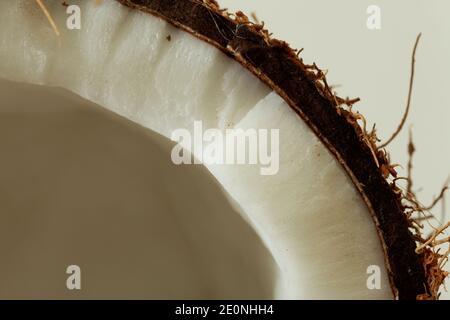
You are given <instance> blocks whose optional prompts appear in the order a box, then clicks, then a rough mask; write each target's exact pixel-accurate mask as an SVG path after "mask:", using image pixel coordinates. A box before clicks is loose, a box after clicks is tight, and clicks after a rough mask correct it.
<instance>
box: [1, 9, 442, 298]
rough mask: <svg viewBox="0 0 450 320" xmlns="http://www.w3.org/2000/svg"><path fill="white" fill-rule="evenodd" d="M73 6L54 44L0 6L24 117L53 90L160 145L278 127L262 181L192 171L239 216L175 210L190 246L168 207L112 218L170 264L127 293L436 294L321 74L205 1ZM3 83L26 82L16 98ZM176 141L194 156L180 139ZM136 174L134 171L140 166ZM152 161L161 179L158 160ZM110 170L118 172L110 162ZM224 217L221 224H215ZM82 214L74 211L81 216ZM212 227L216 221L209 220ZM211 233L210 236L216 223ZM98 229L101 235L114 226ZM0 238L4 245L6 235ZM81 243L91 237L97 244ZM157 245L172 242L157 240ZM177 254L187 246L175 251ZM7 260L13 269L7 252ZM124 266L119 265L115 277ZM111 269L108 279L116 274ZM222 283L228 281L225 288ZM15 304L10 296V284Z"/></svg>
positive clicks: (248, 173)
mask: <svg viewBox="0 0 450 320" xmlns="http://www.w3.org/2000/svg"><path fill="white" fill-rule="evenodd" d="M44 3H45V4H46V6H47V8H48V10H49V13H50V15H51V16H52V18H53V19H54V20H55V23H56V25H59V26H65V24H66V20H67V13H66V7H65V6H63V5H62V4H61V2H60V1H44ZM71 4H76V5H78V6H79V8H80V9H81V13H82V17H83V20H82V28H81V29H80V30H69V29H67V28H62V27H61V28H60V29H59V31H60V33H61V34H60V36H59V37H57V36H55V35H54V33H53V30H52V27H51V25H50V24H48V23H47V21H46V18H45V16H44V15H43V14H42V11H41V10H40V8H39V7H38V6H36V5H33V4H31V3H30V1H27V0H20V1H2V2H0V39H1V40H0V41H1V45H0V77H1V78H3V79H5V80H8V81H3V82H1V85H2V86H9V87H11V86H13V87H14V86H16V87H15V88H16V89H17V88H18V89H17V90H19V92H20V91H21V90H24V91H23V92H26V95H27V96H28V95H29V97H36V98H35V99H33V100H34V101H35V102H34V103H33V105H32V108H36V109H38V108H40V103H39V101H41V99H43V98H42V97H43V96H48V97H51V96H52V97H55V89H54V88H52V87H59V88H64V89H65V90H69V91H70V92H72V93H75V94H77V95H79V96H80V97H82V98H83V99H85V100H87V101H84V100H80V102H79V103H78V105H88V106H91V108H92V109H95V108H96V107H95V106H92V103H95V104H97V105H100V106H102V107H103V108H105V109H107V110H110V111H113V112H114V113H116V114H118V115H120V116H121V117H123V118H125V119H127V120H130V121H132V122H134V123H137V124H139V125H140V126H142V127H145V128H148V129H150V130H152V131H153V132H155V133H157V134H159V135H161V136H164V137H166V138H171V136H172V133H173V132H174V131H175V130H177V129H180V128H184V129H187V130H189V131H190V132H191V133H192V134H194V124H195V122H196V121H201V122H202V124H203V126H204V129H205V130H206V129H208V128H218V129H221V130H226V129H229V128H233V129H244V130H245V129H266V130H270V129H278V130H279V149H278V151H279V163H278V167H279V170H278V171H277V173H276V174H274V175H261V171H260V166H258V165H251V164H245V165H243V164H240V165H217V164H205V167H206V168H207V169H208V170H209V171H210V172H211V173H212V175H213V176H214V178H215V179H217V181H218V182H219V183H220V185H221V186H222V188H223V190H224V192H225V193H226V195H227V196H229V197H230V198H231V200H230V201H231V202H232V203H235V205H234V207H235V210H237V211H239V212H240V214H241V215H242V217H240V216H237V215H234V214H235V213H236V212H235V211H234V210H232V209H229V210H228V209H227V208H226V206H227V205H225V204H224V202H223V199H221V200H220V199H218V200H217V202H216V203H212V202H209V207H208V210H207V211H209V212H214V213H212V214H211V216H209V217H208V215H207V214H204V213H203V214H197V215H195V211H196V210H200V209H199V208H198V207H196V206H191V207H188V208H190V209H191V211H189V210H186V211H185V212H184V214H186V215H188V216H189V217H191V216H192V215H193V214H194V216H195V220H194V221H196V223H192V222H191V224H190V225H189V228H191V229H190V230H191V231H190V232H191V235H190V236H189V237H188V239H191V240H192V239H194V240H195V241H189V242H187V244H186V243H183V240H182V238H179V237H180V234H179V233H178V232H177V230H184V229H185V228H186V224H189V222H188V221H189V219H187V218H186V216H183V214H182V213H181V212H182V211H183V210H182V209H180V210H177V212H178V213H177V215H175V216H172V217H171V220H170V221H168V220H165V219H166V218H167V214H168V213H167V210H163V209H160V210H158V209H155V208H153V209H151V208H148V212H146V210H140V211H139V212H138V213H136V215H134V216H133V215H131V217H129V216H127V215H126V214H124V215H121V216H119V217H116V218H117V219H116V220H115V221H114V223H113V224H111V225H115V226H116V227H117V228H118V225H120V224H121V221H123V222H126V221H128V223H131V226H133V224H132V222H129V221H134V223H135V224H136V225H139V224H141V225H142V223H148V224H149V225H152V229H150V230H149V234H154V233H156V232H157V230H158V229H159V230H165V231H164V232H163V233H162V234H160V235H159V237H156V238H155V239H158V245H156V244H155V243H152V244H151V245H150V244H148V241H151V237H150V238H148V237H147V238H146V237H143V238H142V239H141V241H137V240H136V241H131V242H125V243H126V244H127V245H130V246H131V245H133V246H138V247H139V248H140V249H139V250H138V251H140V252H142V253H143V254H144V255H148V256H149V257H153V258H154V259H156V260H158V261H168V259H172V258H173V260H171V261H172V262H171V263H170V265H171V266H172V267H171V268H160V269H151V268H150V267H149V270H153V271H154V272H152V271H150V272H148V273H147V274H146V275H144V272H143V273H142V274H140V276H139V277H140V278H139V279H141V277H144V278H145V277H146V278H145V279H147V280H143V283H151V282H152V281H153V280H154V279H158V278H159V279H165V280H164V281H163V280H161V281H159V282H158V283H159V285H158V286H152V285H150V284H149V285H148V286H142V287H140V289H139V290H137V292H138V293H136V294H135V296H139V297H142V298H146V297H151V298H155V297H156V298H157V297H163V298H168V297H169V298H185V299H188V298H233V297H236V298H240V297H244V298H252V297H255V298H260V297H264V298H281V299H330V298H331V299H392V298H395V299H416V298H417V297H428V298H434V297H436V296H437V289H438V287H439V285H440V283H439V284H438V285H437V286H436V285H431V284H430V280H429V270H428V269H427V268H426V261H425V260H424V257H425V256H424V253H419V254H417V253H416V247H417V246H416V242H415V240H414V237H413V234H412V232H411V231H410V226H411V223H410V221H409V220H408V217H407V215H406V214H405V213H404V206H403V205H402V202H401V201H402V194H401V193H399V192H398V189H397V188H395V186H393V185H391V184H390V183H389V182H388V181H387V180H386V170H388V171H389V169H390V167H389V163H388V162H387V160H386V155H385V153H384V151H383V150H378V149H376V148H375V146H374V137H371V136H369V135H368V134H367V133H366V132H365V131H364V130H363V129H362V128H360V127H359V125H358V123H357V118H356V117H355V115H354V114H353V113H352V112H351V111H349V110H348V109H344V108H343V107H341V106H340V105H341V104H342V103H343V102H347V103H348V104H351V101H342V100H340V99H339V98H337V97H336V96H335V95H334V94H333V93H332V92H331V90H329V88H328V86H327V85H326V81H325V78H324V76H323V73H322V72H321V71H320V70H319V69H317V68H316V67H315V66H307V65H305V64H304V63H303V62H302V61H301V59H299V58H298V57H297V55H296V52H295V51H293V50H292V49H290V48H289V46H288V45H287V44H286V43H284V42H282V41H278V40H274V39H271V38H270V37H269V36H268V32H267V31H266V30H264V29H263V28H262V26H259V25H254V24H252V23H250V22H249V21H248V20H247V18H246V17H245V16H243V15H242V14H237V15H235V16H231V15H229V14H227V13H226V12H224V11H221V10H220V9H219V7H218V6H217V4H216V3H215V2H214V1H198V0H176V1H175V0H164V1H149V0H147V1H145V0H119V1H103V2H102V4H101V5H98V4H97V3H96V2H94V1H72V2H71ZM11 81H14V82H18V83H26V84H37V85H40V86H39V87H33V89H31V90H30V89H25V87H23V88H22V87H20V85H14V84H12V83H11ZM17 86H18V87H17ZM26 88H28V87H26ZM27 90H28V91H27ZM4 91H6V90H4ZM56 96H57V98H54V99H56V100H53V101H56V102H54V103H57V104H61V105H66V104H67V105H69V104H70V103H69V102H70V101H72V100H73V99H75V98H74V97H72V96H70V97H67V96H65V95H63V96H64V97H62V95H58V94H56ZM38 99H39V100H38ZM71 99H72V100H71ZM19 100H20V99H19ZM19 100H17V99H16V100H15V101H19ZM20 101H21V102H18V103H17V105H22V106H28V107H24V108H26V110H31V109H30V107H29V104H30V101H29V100H28V101H24V100H23V99H22V100H20ZM3 107H4V106H2V108H3ZM17 108H19V107H17ZM79 108H81V107H79ZM62 110H63V112H64V110H65V109H64V108H63V107H62ZM53 112H57V111H56V110H53ZM98 121H99V123H100V122H101V120H98ZM105 125H106V124H105ZM80 129H81V128H80ZM74 130H75V129H74ZM110 131H111V132H112V130H110ZM55 134H58V133H57V132H55ZM117 139H120V138H119V137H117ZM158 139H160V138H158ZM166 142H167V141H166ZM184 147H185V148H186V149H188V150H189V151H190V152H192V153H193V154H194V155H195V156H196V157H197V158H201V156H202V155H201V154H199V153H197V151H196V150H194V149H189V145H184ZM163 149H164V148H163ZM80 152H81V151H80ZM162 152H166V156H167V158H166V159H167V161H168V162H169V161H170V150H169V149H168V148H165V149H164V150H163V151H162ZM155 161H156V160H155ZM157 161H162V160H161V159H159V158H158V160H157ZM158 163H160V162H158ZM161 163H162V162H161ZM55 165H56V164H55ZM161 166H163V164H161ZM149 167H150V165H149ZM141 168H142V175H145V168H144V166H143V165H142V164H141ZM164 168H165V170H168V169H167V168H168V165H164ZM110 170H112V171H114V170H117V171H121V170H122V169H121V168H120V166H116V167H115V168H111V169H110ZM149 170H151V169H149ZM200 171H201V170H200ZM94 172H95V171H94ZM130 174H132V173H130ZM135 174H136V173H135ZM189 174H192V175H193V174H194V173H192V172H190V173H189ZM198 174H206V173H204V172H203V173H198ZM189 179H190V178H189ZM205 179H206V178H205ZM86 183H89V182H88V181H86ZM110 183H114V182H113V181H111V182H110ZM117 183H119V184H120V181H117ZM205 183H206V182H205ZM187 189H189V188H184V189H182V190H181V189H180V190H176V188H175V189H174V190H170V188H167V190H166V192H168V193H171V194H172V195H174V194H177V193H179V192H181V193H186V192H188V191H187ZM206 190H208V188H206V189H205V188H204V187H203V188H200V187H199V188H198V189H197V190H196V191H197V195H195V192H190V193H189V192H188V193H187V194H188V196H187V197H185V199H187V198H190V197H191V198H195V197H197V196H199V198H198V201H200V202H201V201H207V200H206V199H205V198H207V197H205V196H202V195H205V194H207V192H208V191H206ZM78 192H79V190H78ZM124 192H125V191H124ZM36 194H39V193H36ZM149 196H151V195H150V194H149ZM195 199H197V198H195ZM123 201H124V202H123V203H124V207H126V204H129V205H130V207H131V208H132V207H133V200H132V199H127V198H124V200H123ZM155 201H156V200H155ZM167 201H175V200H174V199H171V200H167ZM93 203H95V202H93ZM114 203H115V202H114ZM119 203H120V202H119ZM220 203H221V204H220ZM91 205H92V203H91ZM228 205H229V204H228ZM86 207H89V203H87V205H86ZM124 210H125V209H124ZM130 210H131V211H132V209H130ZM192 210H193V211H192ZM2 211H3V210H2ZM94 211H95V210H94ZM94 211H92V214H93V215H94V218H95V219H97V220H95V221H98V222H99V221H102V219H107V220H109V219H108V218H106V217H102V216H95V214H94ZM125 211H126V210H125ZM41 214H44V213H41ZM71 214H72V215H76V214H77V213H75V212H72V213H71ZM147 214H148V215H147ZM225 214H229V215H230V218H223V217H221V216H222V215H225ZM69 216H70V215H69ZM35 218H36V219H38V217H35ZM94 218H93V217H86V219H87V221H89V219H94ZM129 219H130V220H129ZM221 219H225V220H223V221H226V222H223V224H222V223H219V221H221ZM113 220H114V219H113ZM51 221H53V222H55V220H51ZM7 223H8V220H4V223H2V226H3V227H5V228H7ZM56 225H58V224H57V223H55V225H54V226H56ZM180 225H181V226H180ZM205 225H211V226H213V225H214V226H215V227H214V228H213V229H211V230H216V231H215V232H206V231H205V230H206V229H201V228H205ZM222 225H223V229H221V228H218V226H222ZM232 225H236V229H233V227H232ZM131 226H130V230H131ZM173 226H177V227H176V228H173ZM30 228H32V226H30ZM79 228H83V226H82V225H80V226H79ZM172 228H173V229H172ZM177 228H178V229H177ZM197 229H198V230H203V232H201V233H200V234H201V235H200V236H196V235H195V234H196V232H195V230H197ZM118 230H120V228H119V229H118ZM166 231H167V232H166ZM140 234H145V233H140ZM236 234H240V236H238V238H239V239H242V242H246V241H248V242H247V243H248V246H245V245H244V246H243V247H242V248H244V247H245V248H247V249H246V250H245V251H246V252H248V254H247V255H246V254H243V251H242V248H239V246H238V245H237V243H236V242H234V241H231V240H229V239H228V240H227V239H226V238H227V237H229V238H230V239H232V238H234V237H236ZM107 235H108V237H113V233H107ZM99 236H101V235H99ZM216 236H217V239H216V240H213V239H214V238H215V237H216ZM2 237H3V240H2V241H1V242H2V243H8V241H11V240H10V238H8V237H5V236H3V235H2ZM10 237H11V236H10ZM61 237H62V235H61V234H60V233H58V234H55V235H53V236H52V237H51V238H50V239H51V240H52V241H50V240H49V241H47V242H45V246H43V247H42V248H41V249H42V250H49V251H50V252H51V251H52V248H53V249H54V245H55V243H54V241H57V240H58V239H59V240H62V239H64V238H61ZM72 237H75V235H69V236H66V238H65V241H69V240H70V239H71V242H70V243H71V245H72V246H74V247H77V242H76V241H75V238H76V237H75V238H72ZM90 238H91V240H92V241H94V238H95V237H94V236H91V237H90ZM164 239H165V240H164ZM24 241H25V240H24ZM168 241H172V242H171V243H174V242H177V243H175V244H173V245H170V246H169V245H168V246H165V245H163V243H167V242H168ZM210 241H214V242H213V243H214V244H215V246H216V247H215V248H216V249H215V250H224V252H227V259H226V260H227V261H228V259H230V260H232V261H233V263H231V264H230V265H229V266H228V267H227V268H224V269H221V267H220V263H218V262H217V261H223V260H220V259H219V260H217V259H211V263H208V261H209V260H208V257H209V256H210V255H211V254H212V252H214V250H213V249H211V248H212V247H214V245H212V244H211V243H210ZM25 242H26V241H25ZM115 245H117V246H119V244H118V243H117V244H115ZM122 245H123V244H122ZM208 248H209V249H208ZM219 248H221V249H219ZM266 248H267V249H266ZM122 249H123V250H125V251H126V249H124V248H122ZM5 250H6V249H5ZM186 250H188V252H190V253H189V254H187V255H186ZM27 252H31V251H27ZM216 252H217V251H216ZM268 252H270V255H269V254H268ZM9 257H10V258H9V259H10V261H11V263H10V267H11V268H13V266H14V258H15V256H14V254H11V255H10V256H9ZM183 257H184V258H183ZM100 258H101V255H100ZM100 258H99V259H97V260H95V259H94V260H93V261H94V262H93V264H95V265H96V266H97V267H98V266H99V265H101V263H102V260H101V259H100ZM36 259H42V258H39V256H37V257H36ZM48 259H50V260H51V259H52V255H48V256H47V260H48ZM177 259H179V260H177ZM44 260H45V259H44ZM176 261H178V262H176ZM141 262H142V261H141ZM136 263H140V262H139V261H137V262H136ZM162 265H166V264H164V263H163V264H162ZM243 265H244V266H245V267H243ZM186 266H188V267H186ZM196 266H198V268H197V269H196ZM370 266H378V267H380V271H381V273H380V274H379V278H380V283H381V286H380V288H375V289H374V288H369V287H370V286H368V285H367V281H368V278H369V277H370V276H371V274H368V270H370ZM125 269H126V268H125ZM155 270H157V271H155ZM249 270H255V274H254V277H253V278H252V279H251V280H249V281H248V282H246V285H245V287H247V288H248V287H251V289H248V291H247V293H248V294H245V295H242V290H243V287H244V286H240V285H239V283H242V282H241V281H242V274H250V273H251V272H249ZM116 271H117V270H116ZM130 272H132V270H130V269H126V270H124V271H123V273H124V274H125V273H127V274H129V273H130ZM180 272H181V273H183V276H180V278H182V279H191V280H189V281H185V282H183V284H177V281H175V280H174V281H170V279H172V280H173V279H175V278H174V275H176V274H180ZM3 273H4V272H3ZM239 273H241V274H239ZM18 274H19V275H20V273H18ZM194 275H195V277H194ZM115 276H116V277H120V273H119V274H117V273H116V274H115ZM192 279H195V281H194V280H192ZM230 281H231V283H232V284H231V285H229V286H227V285H226V284H227V283H230ZM125 283H127V284H130V283H132V282H129V281H128V282H126V281H125ZM98 285H99V286H100V284H98ZM14 287H15V283H14V282H11V281H10V282H9V288H10V290H12V288H14ZM262 288H263V289H262ZM16 289H17V288H16ZM55 290H56V289H55ZM61 290H63V289H61ZM118 290H119V289H118ZM106 291H108V290H106ZM129 291H130V292H131V291H132V287H129ZM258 292H262V293H261V295H258ZM4 294H5V295H7V293H4ZM24 294H25V293H24ZM159 294H160V295H159ZM17 295H18V296H20V290H18V291H17ZM25 295H26V294H25ZM118 295H119V296H120V293H118Z"/></svg>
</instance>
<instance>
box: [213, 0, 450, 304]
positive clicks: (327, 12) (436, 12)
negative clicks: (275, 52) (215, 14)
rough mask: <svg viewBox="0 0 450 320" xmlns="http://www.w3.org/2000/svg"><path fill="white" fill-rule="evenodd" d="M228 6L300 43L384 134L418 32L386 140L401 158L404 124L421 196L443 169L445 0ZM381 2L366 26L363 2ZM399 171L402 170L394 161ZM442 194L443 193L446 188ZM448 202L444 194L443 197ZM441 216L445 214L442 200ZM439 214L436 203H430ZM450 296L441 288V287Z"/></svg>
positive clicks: (438, 181) (448, 127)
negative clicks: (375, 24)
mask: <svg viewBox="0 0 450 320" xmlns="http://www.w3.org/2000/svg"><path fill="white" fill-rule="evenodd" d="M220 3H221V4H222V5H223V6H226V7H228V8H229V9H230V10H231V11H236V10H242V11H244V12H245V13H251V12H255V13H256V16H257V17H258V18H259V19H260V20H262V21H264V22H265V23H266V26H267V27H268V28H269V30H270V31H271V32H273V33H274V36H275V37H278V38H280V39H283V40H286V41H288V42H289V43H291V45H292V46H293V47H295V48H304V51H303V53H302V57H303V58H304V60H305V62H307V63H312V62H316V63H317V64H318V65H319V66H320V67H321V68H323V69H328V70H329V74H328V80H329V82H330V83H331V84H333V85H340V87H339V88H337V91H338V93H340V95H341V96H346V95H349V96H351V97H355V96H359V97H360V98H361V99H362V102H360V103H359V104H358V105H357V109H358V110H359V111H360V112H361V113H363V114H364V115H365V116H366V118H367V119H368V121H369V124H370V125H372V124H373V123H376V124H377V127H378V131H379V137H380V138H381V139H386V138H387V137H389V136H390V135H391V133H392V132H393V131H394V130H395V128H397V125H398V123H399V121H400V119H401V117H402V114H403V111H404V108H405V102H406V96H407V92H408V81H409V75H410V60H411V52H412V47H413V44H414V41H415V38H416V36H417V34H418V33H419V32H422V34H423V36H422V40H421V43H420V47H419V49H418V52H417V56H416V59H417V62H416V77H415V87H414V95H413V100H412V105H411V107H412V110H411V113H410V116H409V118H408V122H407V125H406V127H405V129H404V130H403V132H402V133H401V135H400V136H399V137H398V138H397V139H396V140H395V141H394V142H393V143H392V144H391V145H390V146H389V148H388V149H389V151H390V153H391V156H392V160H393V162H394V163H400V164H402V165H405V164H406V163H407V161H408V157H407V152H406V148H407V143H408V127H409V126H412V128H413V134H414V142H415V145H416V148H417V153H416V155H415V158H414V167H415V168H414V183H415V189H416V190H417V191H419V193H418V194H419V195H420V198H421V200H422V201H423V202H424V203H429V202H430V201H431V200H432V199H433V197H434V196H436V195H437V194H438V193H439V191H440V188H441V187H442V184H443V183H444V182H445V180H446V179H447V177H448V176H449V175H450V142H449V140H450V95H449V90H450V19H449V16H450V1H446V0H427V1H424V0H396V1H391V0H376V1H375V0H372V1H367V0H339V1H335V0H314V1H304V0H280V1H273V0H241V1H236V0H221V1H220ZM372 4H373V5H378V6H379V7H380V8H381V30H369V29H368V28H367V27H366V21H367V18H368V14H367V13H366V10H367V8H368V6H369V5H372ZM399 172H400V174H403V175H404V173H405V170H403V169H399ZM447 198H450V197H449V196H447ZM447 202H448V201H447ZM447 208H448V210H447V215H446V217H445V219H450V210H449V209H450V205H447ZM434 213H435V215H436V216H437V217H438V218H439V219H443V217H442V209H441V207H437V208H436V210H434ZM445 296H446V298H450V295H449V294H445Z"/></svg>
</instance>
